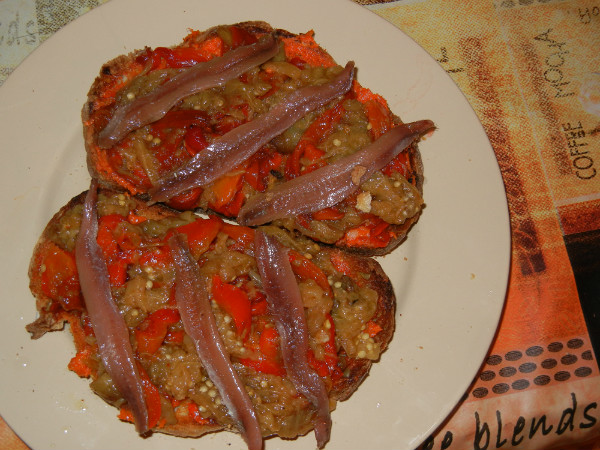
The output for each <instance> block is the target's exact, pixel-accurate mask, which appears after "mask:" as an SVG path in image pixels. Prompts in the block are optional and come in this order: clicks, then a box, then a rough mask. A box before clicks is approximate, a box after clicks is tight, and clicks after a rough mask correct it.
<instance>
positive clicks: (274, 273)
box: [254, 231, 331, 448]
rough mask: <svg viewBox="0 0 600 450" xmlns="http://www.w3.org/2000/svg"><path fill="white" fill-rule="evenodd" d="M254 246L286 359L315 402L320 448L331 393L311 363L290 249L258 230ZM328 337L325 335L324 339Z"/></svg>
mask: <svg viewBox="0 0 600 450" xmlns="http://www.w3.org/2000/svg"><path fill="white" fill-rule="evenodd" d="M254 247H255V252H256V257H257V263H258V271H259V273H260V276H261V279H262V282H263V287H264V289H265V293H266V294H267V302H268V304H269V308H270V310H271V311H272V313H273V316H274V319H275V325H276V326H277V330H278V332H279V335H280V336H281V339H282V352H283V363H284V365H285V368H286V370H287V373H288V376H289V378H290V379H291V380H292V383H294V386H295V387H296V390H297V391H298V392H300V393H301V394H303V395H304V396H305V397H306V398H308V400H309V401H310V402H311V403H312V404H313V406H314V407H315V409H316V411H317V415H316V418H315V420H314V426H315V436H316V438H317V445H318V447H319V448H323V446H324V445H325V444H326V443H327V441H328V440H329V434H330V432H331V416H330V414H329V397H328V395H327V391H326V389H325V385H324V384H323V380H322V379H321V378H319V375H318V374H317V372H316V371H315V370H314V369H312V368H311V367H310V365H309V363H308V356H307V355H308V348H309V347H308V328H307V325H306V319H305V317H304V304H303V302H302V296H301V294H300V290H299V288H298V285H297V283H296V278H295V276H294V272H293V271H292V266H291V264H290V261H289V256H288V249H286V248H285V247H283V246H282V245H281V244H280V243H279V241H277V239H276V238H275V237H273V236H267V235H266V234H265V233H263V232H262V231H257V232H256V233H255V238H254ZM328 340H329V338H328V336H327V335H326V339H325V341H328Z"/></svg>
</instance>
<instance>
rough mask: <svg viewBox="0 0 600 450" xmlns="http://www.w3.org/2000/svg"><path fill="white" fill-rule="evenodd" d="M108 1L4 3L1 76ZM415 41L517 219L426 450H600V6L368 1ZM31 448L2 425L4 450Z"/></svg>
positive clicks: (534, 1)
mask: <svg viewBox="0 0 600 450" xmlns="http://www.w3.org/2000/svg"><path fill="white" fill-rule="evenodd" d="M105 1H106V0H73V1H59V2H52V1H51V0H2V1H1V2H0V19H1V20H0V81H3V80H4V79H5V78H6V77H7V76H8V74H9V73H10V71H11V70H12V69H13V68H14V67H15V66H16V65H17V64H18V63H19V61H20V60H21V59H22V58H23V57H24V56H25V55H27V54H28V53H29V52H30V51H32V50H33V49H34V48H35V47H37V45H39V44H40V43H41V42H42V41H43V40H44V39H45V38H47V37H48V36H50V35H51V34H52V33H54V32H55V31H56V30H58V29H59V28H60V27H61V26H63V25H64V24H66V23H67V22H69V21H71V20H73V19H75V18H76V17H78V16H79V15H80V14H82V13H84V12H85V11H87V10H89V9H90V8H92V7H95V6H98V5H99V4H102V3H104V2H105ZM355 1H356V2H357V3H360V4H363V5H364V6H365V7H366V8H368V9H370V10H372V11H373V12H374V13H376V14H379V15H380V16H382V17H384V18H385V19H387V20H388V21H390V22H392V23H393V24H394V25H396V26H397V27H398V28H400V29H401V30H403V31H404V32H405V33H407V34H408V35H410V36H411V37H412V38H413V39H415V40H416V41H417V42H418V43H419V44H420V45H421V46H422V47H423V48H425V50H426V51H428V52H429V53H430V54H431V55H432V56H433V57H434V58H435V59H436V60H437V61H438V62H439V63H440V65H441V66H442V67H443V68H444V69H445V70H446V71H447V72H448V73H449V74H450V75H451V76H452V78H453V79H454V81H455V82H456V84H457V85H458V86H459V87H460V89H461V90H462V91H463V92H464V94H465V96H466V97H467V98H468V100H469V101H470V103H471V105H472V106H473V108H474V109H475V111H476V113H477V114H478V116H479V118H480V120H481V122H482V124H483V126H484V127H485V129H486V131H487V134H488V136H489V138H490V141H491V143H492V146H493V148H494V150H495V152H496V156H497V159H498V162H499V165H500V169H501V172H502V175H503V178H504V182H505V185H506V191H507V197H508V201H509V206H510V214H511V225H512V230H513V232H512V244H513V254H512V257H513V260H512V267H511V280H510V285H509V290H508V296H507V303H506V308H505V312H504V316H503V318H502V321H501V324H500V328H499V330H498V334H497V337H496V339H495V341H494V343H493V345H492V347H491V350H490V353H489V356H488V358H487V361H486V362H485V363H484V365H483V367H482V368H481V371H480V372H479V374H478V375H477V377H476V378H475V380H474V381H473V384H472V386H471V388H470V389H469V391H468V392H467V393H466V394H465V396H464V399H463V400H462V402H461V403H460V404H459V405H458V407H457V409H456V410H455V412H454V413H453V414H452V415H451V416H450V417H449V418H448V420H447V422H446V423H445V424H444V425H443V426H442V427H441V429H439V430H438V431H437V432H436V433H434V434H433V435H432V436H430V437H429V439H427V441H426V442H425V443H424V444H423V445H422V449H456V450H465V449H498V448H502V449H512V448H520V449H527V450H535V449H540V450H549V449H552V448H562V449H563V450H566V449H570V450H573V449H586V450H587V449H590V450H591V449H598V448H600V445H599V444H596V442H597V441H598V440H600V406H599V405H598V401H599V400H600V377H599V370H598V363H597V359H596V355H597V354H598V351H600V55H599V52H598V49H599V48H600V2H599V1H597V0H400V1H385V0H355ZM25 448H27V447H26V446H25V444H23V443H22V442H21V441H20V440H19V439H18V437H16V436H15V435H14V434H13V433H12V432H11V431H10V429H9V428H8V427H7V426H6V424H5V423H4V422H0V449H17V450H18V449H25Z"/></svg>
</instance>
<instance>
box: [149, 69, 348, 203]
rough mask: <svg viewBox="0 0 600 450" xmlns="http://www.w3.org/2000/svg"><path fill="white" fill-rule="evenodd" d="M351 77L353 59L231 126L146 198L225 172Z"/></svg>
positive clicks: (163, 196) (338, 92) (341, 89)
mask: <svg viewBox="0 0 600 450" xmlns="http://www.w3.org/2000/svg"><path fill="white" fill-rule="evenodd" d="M353 79H354V63H353V62H348V63H347V64H346V67H345V68H344V70H342V71H341V72H340V73H339V74H338V75H337V76H335V77H334V78H333V79H332V80H331V81H329V82H327V83H325V84H322V85H318V86H306V87H303V88H300V89H298V90H296V91H294V92H292V93H291V94H289V95H287V96H286V97H285V98H284V99H283V100H282V101H281V102H279V103H277V104H276V105H275V106H273V107H272V108H271V109H270V110H269V111H268V112H266V113H264V114H262V115H260V116H259V117H257V118H255V119H254V120H252V121H250V122H247V123H245V124H242V125H240V126H239V127H237V128H235V129H233V130H232V131H230V132H229V133H227V134H225V135H224V136H223V137H221V138H220V139H218V140H216V141H215V142H214V143H213V144H211V145H210V146H208V147H207V148H205V149H204V150H202V151H201V152H199V153H197V154H196V155H195V156H194V157H193V158H192V159H190V160H189V161H188V162H187V163H186V164H185V165H184V166H183V167H180V168H178V169H177V170H175V171H173V172H171V173H170V174H169V175H167V176H166V177H163V178H161V179H159V180H158V181H157V182H156V183H155V185H154V186H153V187H152V188H151V189H150V190H149V192H148V193H149V194H150V198H151V199H152V201H153V202H165V201H167V200H169V199H170V198H172V197H174V196H175V195H178V194H180V193H182V192H184V191H188V190H190V189H192V188H195V187H200V186H204V185H206V184H209V183H211V182H212V181H214V180H216V179H217V178H219V177H220V176H222V175H225V174H226V173H227V172H229V171H230V170H232V169H234V168H235V167H236V166H237V165H238V164H240V163H242V162H244V161H245V160H247V159H248V158H250V157H251V156H252V155H253V154H255V153H256V152H257V151H258V150H259V149H260V148H261V147H262V146H264V145H265V144H266V143H268V142H269V141H271V140H272V139H273V138H275V137H276V136H278V135H280V134H281V133H283V132H284V131H285V130H287V129H288V128H290V127H291V126H292V125H293V124H294V123H295V122H296V121H298V120H299V119H301V118H302V117H304V116H305V115H306V114H307V113H309V112H310V111H313V110H315V109H317V108H319V107H320V106H323V105H325V104H327V103H328V102H330V101H331V100H333V99H335V98H336V97H340V96H342V95H344V94H345V93H346V92H348V90H349V89H350V88H351V87H352V81H353Z"/></svg>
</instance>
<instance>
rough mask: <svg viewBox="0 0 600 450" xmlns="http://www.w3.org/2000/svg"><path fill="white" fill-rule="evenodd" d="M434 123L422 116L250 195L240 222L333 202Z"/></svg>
mask: <svg viewBox="0 0 600 450" xmlns="http://www.w3.org/2000/svg"><path fill="white" fill-rule="evenodd" d="M434 127H435V125H434V124H433V122H432V121H430V120H421V121H418V122H413V123H408V124H401V125H399V126H397V127H395V128H392V129H391V130H389V131H388V132H387V133H385V134H384V135H382V136H381V137H380V138H379V139H377V140H376V141H375V142H373V143H372V144H370V145H369V146H367V147H365V148H363V149H362V150H360V151H358V152H356V153H354V154H352V155H349V156H346V157H344V158H341V159H339V160H337V161H335V162H333V163H331V164H328V165H326V166H323V167H320V168H318V169H316V170H314V171H312V172H310V173H307V174H306V175H302V176H300V177H297V178H294V179H292V180H289V181H286V182H285V183H281V184H279V185H276V186H275V187H274V188H273V189H271V190H269V191H267V192H263V193H259V194H256V195H254V196H252V197H250V198H249V199H248V201H247V202H246V204H245V205H244V206H243V207H242V209H241V210H240V212H239V214H238V222H239V223H240V224H242V225H248V226H254V225H262V224H264V223H267V222H271V221H273V220H275V219H281V218H284V217H293V216H297V215H299V214H305V213H310V212H315V211H319V210H320V209H323V208H327V207H330V206H333V205H335V204H337V203H339V202H341V201H342V200H343V199H344V198H346V197H348V196H349V195H350V194H352V193H353V192H354V191H355V190H356V189H358V187H359V186H360V184H361V183H363V182H364V181H366V180H368V179H369V177H370V176H371V174H372V173H373V172H375V171H376V170H380V169H381V168H383V167H384V166H385V165H386V164H387V163H389V162H390V161H391V160H392V159H393V158H394V157H395V156H397V155H398V154H399V153H401V152H402V151H404V150H405V149H406V148H408V146H409V145H410V144H412V143H413V141H415V140H416V139H418V138H420V137H421V136H422V135H423V134H425V133H426V132H427V131H429V130H431V129H433V128H434Z"/></svg>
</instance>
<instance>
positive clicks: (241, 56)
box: [98, 34, 279, 148]
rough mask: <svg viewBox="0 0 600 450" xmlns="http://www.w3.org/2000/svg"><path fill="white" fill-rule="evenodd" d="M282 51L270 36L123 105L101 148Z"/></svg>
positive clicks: (200, 65) (101, 138)
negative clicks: (197, 94) (181, 102)
mask: <svg viewBox="0 0 600 450" xmlns="http://www.w3.org/2000/svg"><path fill="white" fill-rule="evenodd" d="M278 48H279V47H278V44H277V41H276V40H275V38H274V37H273V36H272V35H270V34H269V35H266V36H263V37H262V38H261V39H259V41H258V42H256V43H254V44H251V45H247V46H242V47H238V48H236V49H234V50H232V51H230V52H228V53H227V54H226V55H225V56H221V57H217V58H213V59H211V60H209V61H207V62H204V63H198V64H196V65H195V66H192V67H191V68H189V69H186V70H184V71H183V72H179V73H178V74H177V75H175V76H174V77H173V78H171V79H169V80H167V81H166V82H165V83H164V84H162V85H160V86H159V87H157V88H156V89H154V90H153V91H151V92H150V93H148V94H146V95H144V96H142V97H138V98H136V99H135V100H134V101H132V102H130V103H126V104H121V105H119V106H118V107H117V109H116V110H115V111H114V112H113V116H112V118H111V120H110V122H109V123H108V125H107V126H106V127H105V128H104V129H103V130H102V131H101V132H100V133H99V134H98V145H99V146H100V147H102V148H109V147H111V146H113V145H114V144H116V143H117V142H118V141H120V140H121V139H123V138H124V137H125V136H126V135H127V134H128V133H129V132H130V131H133V130H135V129H136V128H140V127H142V126H144V125H146V124H149V123H151V122H154V121H156V120H158V119H160V118H162V117H164V116H165V115H166V114H167V112H168V111H169V110H170V109H171V108H172V107H173V106H175V105H176V104H177V103H178V102H179V101H180V100H182V99H183V98H185V97H188V96H190V95H193V94H195V93H197V92H199V91H202V90H204V89H209V88H212V87H216V86H221V85H223V84H225V83H226V82H227V81H229V80H231V79H234V78H237V77H238V76H240V75H241V74H243V73H244V72H246V71H247V70H249V69H251V68H252V67H255V66H257V65H258V64H262V63H264V62H265V61H268V60H269V59H271V58H272V57H273V56H275V54H276V53H277V51H278ZM127 97H128V98H129V99H133V98H135V95H134V94H133V93H132V92H129V93H128V94H127Z"/></svg>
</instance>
